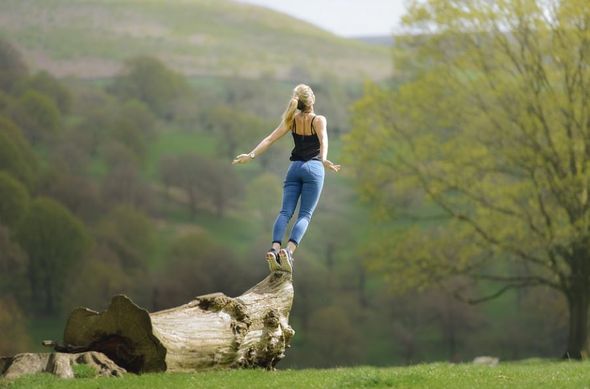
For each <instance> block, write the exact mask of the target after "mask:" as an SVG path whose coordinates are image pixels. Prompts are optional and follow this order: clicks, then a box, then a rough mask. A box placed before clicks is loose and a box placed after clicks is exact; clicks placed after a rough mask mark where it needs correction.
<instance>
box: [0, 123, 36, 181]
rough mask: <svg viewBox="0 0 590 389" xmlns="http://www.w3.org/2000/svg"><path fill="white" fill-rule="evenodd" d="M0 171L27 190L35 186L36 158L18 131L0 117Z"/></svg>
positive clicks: (12, 124)
mask: <svg viewBox="0 0 590 389" xmlns="http://www.w3.org/2000/svg"><path fill="white" fill-rule="evenodd" d="M0 170H3V171H6V172H8V173H10V174H11V175H12V176H13V177H15V178H17V179H18V180H19V181H21V182H23V183H24V184H25V185H26V186H27V187H28V188H29V189H32V188H33V187H34V185H35V181H36V178H37V171H38V161H37V157H36V156H35V154H34V153H33V150H32V148H31V145H30V144H29V142H27V140H26V139H25V138H24V137H23V136H22V133H21V131H20V129H19V128H18V127H17V126H16V125H15V124H14V123H13V122H11V121H10V120H8V119H5V118H3V117H1V116H0Z"/></svg>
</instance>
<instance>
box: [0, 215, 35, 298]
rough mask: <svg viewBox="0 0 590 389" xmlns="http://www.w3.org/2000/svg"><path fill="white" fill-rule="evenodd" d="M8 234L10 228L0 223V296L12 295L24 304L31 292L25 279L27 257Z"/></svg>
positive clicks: (9, 233)
mask: <svg viewBox="0 0 590 389" xmlns="http://www.w3.org/2000/svg"><path fill="white" fill-rule="evenodd" d="M10 235H11V232H10V230H8V228H6V227H5V226H2V225H0V296H6V297H8V296H10V297H13V298H14V299H15V300H16V301H17V302H19V303H20V304H22V305H23V306H26V305H28V302H29V299H30V293H31V288H30V285H29V281H28V279H27V267H28V257H27V254H26V253H25V252H24V251H23V249H22V248H21V247H20V246H19V245H18V244H16V243H15V242H13V241H12V240H11V236H10Z"/></svg>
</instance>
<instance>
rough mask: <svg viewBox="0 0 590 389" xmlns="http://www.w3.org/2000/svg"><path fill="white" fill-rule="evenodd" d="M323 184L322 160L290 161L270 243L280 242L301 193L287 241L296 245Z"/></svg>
mask: <svg viewBox="0 0 590 389" xmlns="http://www.w3.org/2000/svg"><path fill="white" fill-rule="evenodd" d="M323 186H324V164H323V163H322V162H321V161H316V160H311V161H307V162H304V161H293V162H291V165H290V166H289V170H288V171H287V176H286V177H285V182H284V186H283V207H282V209H281V212H280V213H279V216H278V217H277V219H276V221H275V224H274V228H273V232H272V241H273V243H275V242H277V243H281V241H282V239H283V237H284V236H285V230H286V229H287V224H289V220H291V216H293V213H294V212H295V208H296V207H297V202H298V201H299V198H300V197H301V204H300V206H299V215H298V216H297V222H296V223H295V225H294V226H293V228H292V230H291V237H290V238H289V241H291V242H293V243H295V244H296V245H298V244H299V243H300V242H301V239H302V238H303V235H304V234H305V231H306V230H307V226H308V225H309V221H310V220H311V216H312V215H313V211H314V210H315V207H316V205H317V204H318V200H319V199H320V194H321V193H322V187H323Z"/></svg>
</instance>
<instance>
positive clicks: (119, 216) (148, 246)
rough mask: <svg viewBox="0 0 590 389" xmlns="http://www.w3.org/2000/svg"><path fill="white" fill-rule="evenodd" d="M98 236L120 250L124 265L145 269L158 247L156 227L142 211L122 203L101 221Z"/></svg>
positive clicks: (133, 268)
mask: <svg viewBox="0 0 590 389" xmlns="http://www.w3.org/2000/svg"><path fill="white" fill-rule="evenodd" d="M96 239H97V241H98V242H99V243H100V244H104V245H106V246H107V247H108V248H109V249H110V250H112V251H113V252H114V253H116V254H117V257H118V258H119V261H120V265H121V267H122V268H123V269H125V270H126V271H144V270H145V269H146V268H147V263H148V261H149V259H150V257H151V255H152V253H153V251H154V244H155V229H154V226H153V224H152V222H151V220H150V219H149V218H148V217H147V216H146V215H144V214H143V213H142V212H140V211H138V210H136V209H133V208H131V207H129V206H118V207H116V208H114V209H113V210H111V212H110V213H109V214H107V215H106V216H105V217H104V219H103V220H102V221H101V222H100V223H99V225H98V226H97V231H96Z"/></svg>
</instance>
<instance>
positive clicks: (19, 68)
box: [0, 38, 28, 91]
mask: <svg viewBox="0 0 590 389" xmlns="http://www.w3.org/2000/svg"><path fill="white" fill-rule="evenodd" d="M27 73H28V69H27V66H26V64H25V61H24V60H23V58H22V56H21V54H20V52H19V51H18V50H17V49H16V48H15V47H14V46H13V45H12V44H10V43H9V42H8V41H6V40H5V39H1V38H0V90H4V91H10V90H11V89H12V87H13V86H14V84H15V83H16V82H18V81H19V80H20V79H21V78H23V77H26V75H27Z"/></svg>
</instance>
